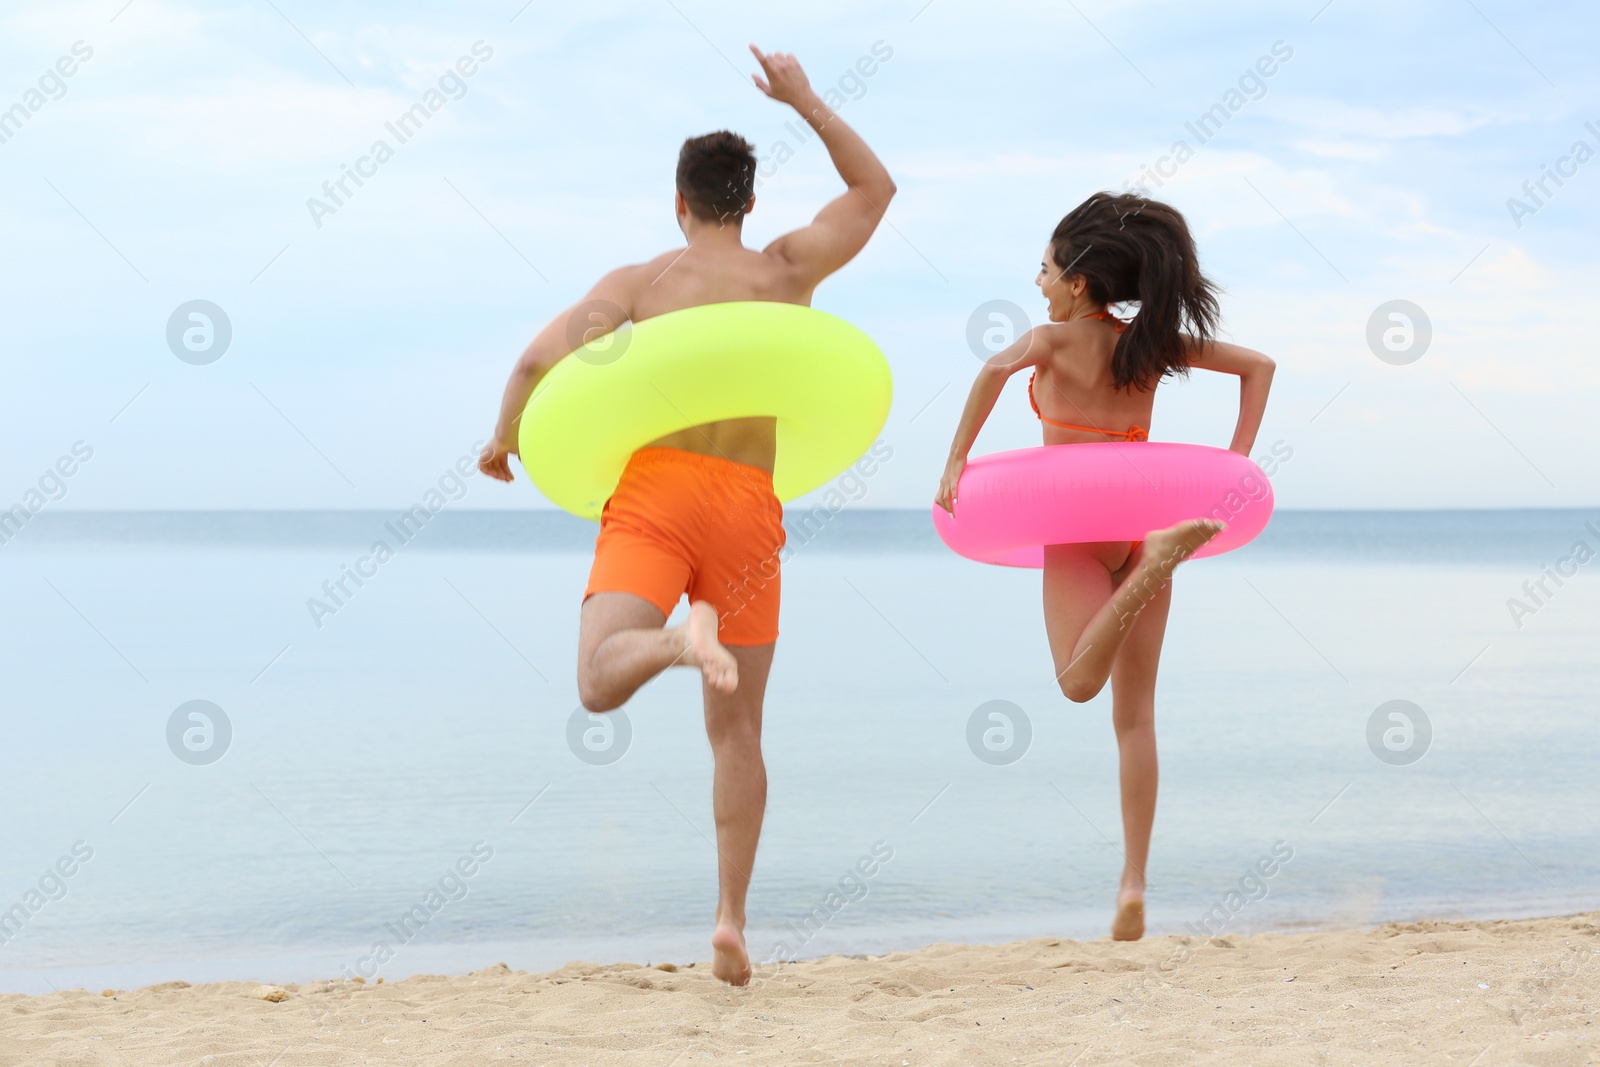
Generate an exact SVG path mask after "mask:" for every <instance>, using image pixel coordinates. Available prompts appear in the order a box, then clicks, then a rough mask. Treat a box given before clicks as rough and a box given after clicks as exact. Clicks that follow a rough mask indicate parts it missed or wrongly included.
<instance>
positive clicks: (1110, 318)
mask: <svg viewBox="0 0 1600 1067" xmlns="http://www.w3.org/2000/svg"><path fill="white" fill-rule="evenodd" d="M1088 317H1089V318H1091V319H1103V320H1105V321H1106V322H1109V323H1111V324H1112V325H1113V326H1115V327H1116V329H1117V332H1118V333H1121V332H1122V331H1123V330H1125V329H1127V328H1128V323H1127V320H1125V319H1119V318H1117V317H1116V316H1115V315H1113V314H1111V312H1109V311H1096V312H1094V313H1093V314H1091V315H1089V316H1088ZM1037 376H1038V371H1035V372H1034V373H1033V374H1030V375H1028V403H1029V404H1030V405H1032V406H1033V413H1034V414H1035V415H1037V416H1039V421H1040V422H1042V423H1045V424H1047V425H1049V426H1055V427H1057V428H1059V429H1062V430H1077V431H1078V432H1080V433H1097V434H1101V435H1103V436H1105V437H1120V438H1122V439H1123V440H1124V441H1148V440H1150V434H1149V431H1147V430H1146V429H1145V428H1144V427H1143V426H1130V427H1128V428H1127V429H1126V430H1124V431H1123V432H1121V433H1118V432H1117V431H1116V430H1102V429H1100V427H1098V426H1077V425H1074V424H1073V423H1070V422H1057V421H1056V420H1055V419H1047V418H1045V415H1044V412H1042V411H1040V410H1039V402H1038V401H1037V400H1035V399H1034V398H1033V380H1034V378H1035V377H1037Z"/></svg>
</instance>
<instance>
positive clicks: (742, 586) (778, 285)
mask: <svg viewBox="0 0 1600 1067" xmlns="http://www.w3.org/2000/svg"><path fill="white" fill-rule="evenodd" d="M750 51H751V52H752V53H754V55H755V57H756V60H757V62H759V63H760V64H761V69H762V72H763V73H764V74H765V75H766V77H765V78H763V77H761V76H760V75H755V76H754V78H753V80H754V81H755V84H756V87H757V88H759V89H760V90H761V91H762V92H764V93H765V94H766V95H767V96H769V97H771V98H772V99H774V100H777V101H779V102H781V103H785V104H788V105H789V106H790V107H793V108H794V109H795V110H796V111H798V112H799V113H800V117H801V118H803V119H804V120H805V121H806V122H807V123H809V124H810V125H811V127H812V128H813V129H814V130H816V132H817V134H818V136H819V137H820V139H821V140H822V143H823V144H824V145H826V146H827V149H828V154H829V156H830V157H831V158H832V160H833V164H834V167H835V168H837V170H838V172H839V176H840V177H841V178H843V179H844V182H845V185H846V189H845V192H844V194H843V195H842V196H840V197H839V198H838V199H836V200H834V201H832V202H831V203H829V204H828V205H827V206H825V207H824V208H823V209H822V210H821V211H820V212H819V213H818V214H817V216H816V218H815V219H814V220H813V221H812V222H811V224H810V225H809V226H806V227H804V228H802V229H799V230H795V231H794V232H793V233H788V234H785V235H784V236H782V237H780V238H778V239H777V240H776V241H774V242H772V243H771V244H770V245H768V246H767V247H766V248H764V249H762V250H761V251H759V252H758V251H756V250H754V249H750V248H746V247H745V246H744V243H743V240H742V227H743V222H744V216H745V215H746V214H748V213H749V212H750V210H751V209H752V208H753V207H754V205H755V196H754V188H755V168H756V159H755V154H754V151H753V150H752V148H751V146H750V144H749V143H748V142H746V141H745V140H744V139H743V138H741V137H738V136H736V135H735V134H732V133H728V132H726V131H722V132H719V133H711V134H707V135H705V136H703V137H694V138H690V139H689V140H688V141H685V142H684V145H683V149H682V151H681V152H680V153H679V156H678V173H677V186H678V191H677V197H676V210H677V216H678V226H679V228H681V229H682V230H683V234H684V237H685V238H687V240H688V247H687V248H680V249H674V250H671V251H667V252H663V253H662V254H661V255H660V256H657V257H656V258H655V259H653V260H650V261H649V262H648V263H641V264H636V265H634V266H629V267H622V268H620V269H618V270H615V271H612V272H611V273H610V274H607V275H606V276H605V277H604V278H601V279H600V281H599V282H598V283H597V284H596V285H595V287H594V288H593V289H591V290H590V291H589V294H588V296H586V297H585V298H584V299H583V300H582V301H580V302H579V303H578V304H575V305H574V306H573V307H572V308H569V309H568V310H567V311H566V312H565V313H563V314H562V315H559V316H557V317H556V318H555V319H554V320H553V321H552V322H551V323H550V324H549V325H548V326H546V327H545V328H544V330H543V331H541V332H540V334H539V336H537V337H536V338H534V340H533V343H532V344H530V345H529V346H528V348H527V350H526V351H524V352H523V353H522V356H521V358H519V359H518V360H517V364H516V367H515V369H513V370H512V372H511V380H510V381H509V382H508V383H507V385H506V391H505V397H504V399H503V401H502V402H501V406H500V421H499V424H498V425H497V426H496V428H495V433H494V438H493V443H491V444H490V445H489V447H488V448H486V449H484V452H483V455H482V456H481V457H480V458H479V460H478V468H479V469H480V470H481V471H483V472H484V473H485V474H487V475H489V476H490V477H492V478H498V479H499V480H501V481H505V482H509V481H511V477H512V476H511V468H510V465H509V463H508V461H507V456H508V455H510V454H511V453H514V452H516V450H517V421H518V419H519V418H520V417H521V416H522V411H523V408H524V407H525V406H526V404H527V402H528V397H529V396H530V395H531V394H532V393H533V389H534V387H535V386H536V385H537V384H538V382H539V379H540V378H542V377H543V376H544V375H545V373H547V372H548V371H549V370H550V368H551V367H552V366H554V365H555V364H556V363H557V362H559V361H560V360H561V359H563V358H564V357H566V356H567V355H569V354H570V353H571V352H572V351H573V349H575V348H576V347H578V345H579V344H580V343H581V341H582V340H586V339H592V337H593V336H595V335H598V334H604V333H606V332H609V331H611V330H615V329H616V328H617V327H619V326H621V325H622V323H623V322H626V321H633V322H640V321H643V320H644V319H649V318H653V317H654V316H656V315H663V314H666V313H667V312H669V311H678V310H681V309H683V308H687V307H694V306H696V305H700V304H712V303H719V302H722V301H730V300H769V301H781V302H784V303H790V304H807V305H809V304H810V303H811V294H812V291H813V290H814V289H816V287H817V284H818V283H819V282H821V281H822V279H824V278H826V277H827V276H828V275H830V274H832V273H833V272H834V271H836V270H838V269H839V268H840V267H842V266H844V265H845V264H846V263H848V262H850V260H851V259H853V258H854V257H855V255H856V253H857V252H859V251H861V249H862V247H863V246H865V245H866V243H867V239H868V238H870V237H871V236H872V233H873V231H874V230H875V229H877V226H878V221H879V219H881V218H882V217H883V211H884V208H885V207H887V206H888V203H889V200H890V198H892V197H893V196H894V193H895V185H894V182H893V181H892V180H891V179H890V178H889V172H888V171H887V170H885V169H884V167H883V164H882V163H880V162H879V161H878V158H877V156H875V155H873V153H872V150H871V149H870V148H868V147H867V145H866V142H864V141H863V140H862V139H861V137H860V136H859V135H858V134H857V133H856V132H855V131H854V130H852V129H851V128H850V127H849V126H847V125H846V124H845V123H844V121H843V120H841V119H840V118H839V117H838V116H837V115H835V114H834V113H833V112H832V111H831V110H829V108H828V107H827V106H826V105H824V104H823V102H822V100H821V99H820V98H819V97H818V96H817V94H816V93H815V92H813V91H812V89H811V85H810V83H809V82H808V81H807V79H806V75H805V72H804V71H803V70H801V68H800V64H799V62H798V61H797V60H796V59H795V58H794V56H792V55H787V54H784V53H781V52H774V53H772V54H770V55H763V54H762V53H761V51H760V50H759V49H757V48H756V47H755V46H754V45H751V46H750ZM574 323H576V324H577V325H578V331H579V332H578V335H577V336H576V337H575V336H574V335H573V333H572V332H571V329H570V327H571V325H572V324H574ZM589 326H593V327H594V328H593V329H588V330H587V332H585V331H584V328H585V327H589ZM776 435H777V429H776V420H774V419H772V418H745V419H728V420H725V421H722V422H711V423H706V424H704V425H700V426H686V427H684V428H683V429H682V430H679V431H677V432H675V433H671V434H668V435H667V436H665V437H662V438H660V439H658V440H656V441H652V442H651V443H650V444H649V445H647V446H645V447H644V448H642V449H640V450H639V451H638V452H636V453H634V455H633V457H632V458H631V459H630V461H629V463H628V466H627V468H626V470H624V472H623V474H622V479H621V481H620V482H619V483H618V485H617V489H616V492H615V493H614V494H613V496H612V497H611V499H610V500H609V501H608V502H607V503H606V507H605V510H604V513H603V514H602V517H601V520H600V536H599V538H598V539H597V540H596V542H595V560H594V567H593V569H592V570H591V571H590V575H589V584H588V589H587V590H586V592H585V595H584V601H583V608H582V614H581V617H580V622H579V634H578V694H579V697H580V699H581V700H582V701H583V705H584V707H586V708H588V709H589V710H590V711H593V712H603V711H610V710H612V709H614V708H616V707H619V706H620V705H622V704H623V703H624V702H626V701H627V700H628V698H629V697H631V696H632V695H633V694H634V692H635V691H637V690H638V688H639V687H640V686H641V685H643V684H644V683H646V682H648V681H649V680H650V679H651V678H654V677H655V676H656V675H657V674H659V673H661V672H662V671H663V670H665V669H666V668H668V667H672V666H687V667H697V668H699V670H700V672H701V676H702V680H703V685H702V690H703V693H704V699H705V722H706V735H707V737H708V738H709V739H710V742H711V751H712V756H713V757H714V759H715V762H716V778H715V782H714V784H713V789H712V803H713V808H714V810H715V813H716V821H717V853H718V856H719V863H718V867H719V887H720V892H719V896H718V902H717V916H716V930H715V932H714V933H713V934H712V937H711V947H712V951H713V953H714V955H713V963H712V971H713V973H715V974H716V976H717V977H718V978H721V979H722V980H723V981H725V982H729V983H731V984H733V985H744V984H746V983H748V982H749V981H750V958H749V954H748V952H747V951H746V949H745V940H744V924H745V914H744V907H745V894H746V892H747V891H748V889H749V886H750V870H751V868H752V866H753V865H754V861H755V855H756V843H757V840H758V839H759V838H760V835H761V819H762V814H763V812H764V810H765V808H766V791H767V775H766V767H765V765H764V764H763V763H762V759H761V705H762V698H763V695H764V693H765V691H766V685H767V672H768V670H769V669H770V667H771V665H772V652H773V647H774V644H775V642H776V641H777V638H778V600H779V581H778V580H777V578H776V576H775V577H774V578H773V579H772V580H770V581H765V582H764V583H762V584H761V586H760V588H759V589H756V590H755V591H754V595H753V596H752V595H751V590H750V582H749V581H748V573H749V571H750V570H759V571H760V573H762V574H763V576H764V575H765V574H767V573H770V572H772V571H774V570H775V568H776V566H777V556H778V550H779V549H780V548H782V547H783V542H784V533H783V523H782V520H783V509H782V507H781V505H779V503H778V500H777V498H776V497H775V496H774V495H773V492H772V467H773V461H774V458H775V456H776V451H777V436H776ZM685 594H687V595H688V596H689V599H690V602H691V603H690V610H689V617H688V620H687V621H686V622H685V623H683V624H682V625H680V626H675V627H673V628H671V629H666V628H665V627H666V620H667V618H668V616H670V615H671V614H672V611H673V608H674V607H676V605H677V603H678V598H679V597H681V596H683V595H685Z"/></svg>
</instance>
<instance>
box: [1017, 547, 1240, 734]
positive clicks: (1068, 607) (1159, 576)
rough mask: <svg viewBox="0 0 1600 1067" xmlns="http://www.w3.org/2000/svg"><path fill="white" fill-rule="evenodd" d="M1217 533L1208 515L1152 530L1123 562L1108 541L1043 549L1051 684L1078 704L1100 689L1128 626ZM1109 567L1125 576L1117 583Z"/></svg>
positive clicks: (1114, 661)
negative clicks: (1052, 669) (1053, 667)
mask: <svg viewBox="0 0 1600 1067" xmlns="http://www.w3.org/2000/svg"><path fill="white" fill-rule="evenodd" d="M1221 530H1222V524H1221V523H1218V522H1213V521H1211V520H1210V519H1193V520H1190V521H1188V522H1180V523H1178V524H1177V525H1176V526H1169V527H1167V528H1166V529H1165V530H1157V531H1155V532H1154V533H1151V534H1150V535H1149V536H1148V537H1146V538H1145V540H1144V543H1143V544H1142V545H1141V546H1140V547H1141V549H1142V551H1140V552H1139V553H1138V554H1137V556H1136V557H1134V558H1131V559H1129V560H1128V561H1127V562H1126V564H1124V562H1123V561H1122V560H1120V559H1115V558H1111V557H1110V556H1108V552H1109V551H1111V550H1112V549H1113V546H1111V545H1106V544H1096V545H1048V546H1046V547H1045V550H1044V620H1045V630H1046V632H1047V634H1048V635H1049V638H1050V654H1051V656H1052V657H1053V658H1054V659H1055V665H1056V682H1057V683H1058V684H1059V685H1060V686H1061V692H1062V693H1064V694H1065V695H1066V698H1067V699H1068V700H1071V701H1073V702H1074V703H1079V704H1081V703H1083V702H1084V701H1088V700H1093V699H1094V698H1095V696H1096V695H1097V694H1098V693H1099V692H1100V690H1101V689H1104V688H1105V684H1106V681H1107V680H1108V679H1109V678H1110V677H1111V668H1112V666H1113V665H1114V664H1115V663H1116V660H1117V653H1118V652H1119V651H1121V649H1122V646H1123V643H1124V642H1125V641H1127V640H1128V635H1129V634H1131V633H1132V632H1133V628H1134V625H1133V624H1134V623H1136V622H1137V621H1138V620H1139V616H1140V615H1141V614H1142V613H1143V612H1144V610H1145V609H1146V608H1147V607H1149V606H1150V605H1151V604H1153V603H1154V602H1155V601H1156V600H1157V599H1158V598H1160V597H1161V595H1162V594H1163V592H1164V590H1165V589H1166V587H1167V582H1168V581H1169V580H1170V579H1171V577H1172V572H1173V570H1174V569H1175V568H1176V567H1177V566H1178V564H1179V563H1182V562H1183V561H1184V560H1186V559H1188V558H1189V556H1190V555H1192V554H1193V553H1194V551H1195V550H1196V549H1198V548H1199V547H1200V546H1201V545H1203V544H1205V543H1206V542H1207V541H1209V540H1211V539H1212V538H1213V537H1215V536H1216V535H1217V534H1218V533H1220V532H1221ZM1113 568H1121V573H1124V574H1125V575H1126V576H1125V577H1123V578H1122V579H1121V581H1120V582H1119V581H1117V580H1116V579H1114V578H1113Z"/></svg>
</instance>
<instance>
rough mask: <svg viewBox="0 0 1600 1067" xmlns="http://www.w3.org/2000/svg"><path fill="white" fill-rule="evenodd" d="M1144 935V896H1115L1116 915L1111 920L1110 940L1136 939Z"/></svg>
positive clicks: (1123, 894) (1124, 894)
mask: <svg viewBox="0 0 1600 1067" xmlns="http://www.w3.org/2000/svg"><path fill="white" fill-rule="evenodd" d="M1143 936H1144V898H1143V897H1134V896H1129V895H1127V894H1126V893H1122V894H1119V895H1118V896H1117V916H1116V918H1114V919H1112V920H1111V940H1113V941H1137V940H1139V939H1140V938H1141V937H1143Z"/></svg>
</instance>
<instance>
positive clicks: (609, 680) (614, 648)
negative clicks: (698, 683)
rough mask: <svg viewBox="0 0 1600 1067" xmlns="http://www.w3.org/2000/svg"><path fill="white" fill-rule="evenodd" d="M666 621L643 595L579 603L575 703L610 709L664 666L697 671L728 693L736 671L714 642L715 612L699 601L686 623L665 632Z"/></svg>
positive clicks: (599, 596) (601, 597)
mask: <svg viewBox="0 0 1600 1067" xmlns="http://www.w3.org/2000/svg"><path fill="white" fill-rule="evenodd" d="M666 621H667V618H666V616H665V615H663V614H661V609H660V608H658V607H656V606H655V605H654V604H652V603H650V601H648V600H646V599H645V598H644V597H641V596H635V595H634V594H632V593H595V594H594V595H593V596H591V597H589V598H588V599H587V600H585V601H584V602H583V609H582V612H581V614H580V621H579V624H578V699H579V700H581V701H582V702H583V706H584V707H585V708H588V709H589V710H590V711H596V712H599V711H611V710H612V709H614V708H619V707H621V706H622V705H623V704H625V703H627V701H628V698H629V697H631V696H633V694H634V693H635V692H637V691H638V689H639V687H640V686H642V685H644V684H645V683H646V682H648V681H649V680H650V679H652V678H654V677H655V676H656V675H658V674H660V673H661V672H662V671H664V670H666V669H667V668H668V667H674V666H681V667H698V668H700V671H701V673H702V674H703V675H704V676H705V680H706V685H707V686H708V687H709V688H711V689H714V690H716V691H718V692H732V691H733V690H734V688H735V687H736V686H737V685H738V683H739V667H738V663H737V662H736V661H735V659H734V658H733V656H731V655H730V654H729V653H728V651H727V650H726V649H725V648H723V647H722V645H721V644H719V643H718V641H717V612H716V609H715V608H713V607H712V606H711V605H710V604H708V603H706V602H705V601H700V602H699V603H697V604H694V605H692V606H691V607H690V609H689V618H688V621H686V622H684V623H683V624H681V625H679V626H673V627H671V628H666V627H665V624H666Z"/></svg>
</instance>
